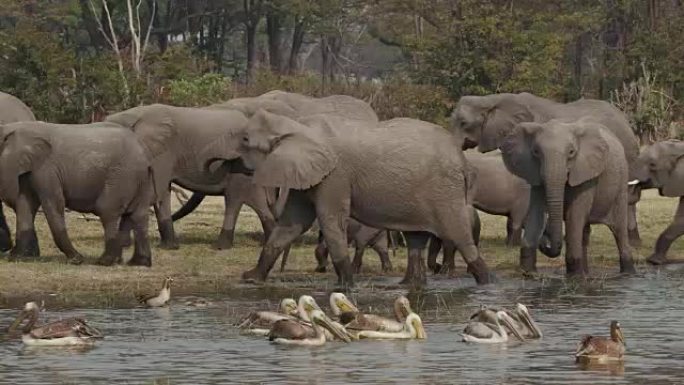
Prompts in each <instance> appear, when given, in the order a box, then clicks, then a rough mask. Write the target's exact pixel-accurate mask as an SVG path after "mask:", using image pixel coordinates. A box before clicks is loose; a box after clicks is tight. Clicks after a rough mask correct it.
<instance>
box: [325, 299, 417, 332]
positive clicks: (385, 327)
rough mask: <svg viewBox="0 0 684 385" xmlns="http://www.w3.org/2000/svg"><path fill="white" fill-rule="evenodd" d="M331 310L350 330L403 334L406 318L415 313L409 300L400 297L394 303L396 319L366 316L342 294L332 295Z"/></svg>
mask: <svg viewBox="0 0 684 385" xmlns="http://www.w3.org/2000/svg"><path fill="white" fill-rule="evenodd" d="M330 308H331V309H332V312H333V314H334V315H336V316H338V317H339V320H340V323H341V324H342V325H344V327H345V328H346V329H347V330H349V331H352V330H374V331H388V332H401V331H403V330H404V327H405V323H404V321H405V320H406V317H408V315H409V314H411V313H413V311H412V310H411V303H410V302H409V300H408V298H406V297H404V296H399V297H398V298H397V299H396V300H395V301H394V317H395V319H394V320H392V319H389V318H386V317H382V316H379V315H375V314H364V313H361V312H360V311H359V309H358V308H357V307H356V306H354V304H353V303H352V302H351V301H350V300H349V299H348V298H347V296H345V295H344V294H342V293H332V294H331V295H330Z"/></svg>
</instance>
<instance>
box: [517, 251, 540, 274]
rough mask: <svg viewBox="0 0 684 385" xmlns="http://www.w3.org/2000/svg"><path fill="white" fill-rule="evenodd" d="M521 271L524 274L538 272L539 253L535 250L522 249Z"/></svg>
mask: <svg viewBox="0 0 684 385" xmlns="http://www.w3.org/2000/svg"><path fill="white" fill-rule="evenodd" d="M520 269H521V270H522V271H523V272H524V273H536V272H537V251H536V250H535V249H534V248H522V249H520Z"/></svg>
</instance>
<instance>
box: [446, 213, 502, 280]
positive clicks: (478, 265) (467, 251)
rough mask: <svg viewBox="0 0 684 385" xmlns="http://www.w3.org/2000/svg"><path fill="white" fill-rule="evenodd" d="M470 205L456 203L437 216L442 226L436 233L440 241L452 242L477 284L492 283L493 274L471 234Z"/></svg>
mask: <svg viewBox="0 0 684 385" xmlns="http://www.w3.org/2000/svg"><path fill="white" fill-rule="evenodd" d="M469 210H470V207H468V206H466V205H458V206H455V207H454V210H452V211H451V212H445V215H444V216H442V217H440V218H439V220H440V221H439V222H440V224H442V228H441V229H439V230H440V232H439V234H437V235H438V236H439V237H440V238H442V242H444V243H445V244H446V243H447V242H452V243H453V244H454V245H455V247H456V249H458V251H459V252H460V253H461V256H462V257H463V260H464V261H465V262H466V264H467V265H468V272H469V273H471V274H472V275H473V277H474V278H475V281H476V282H477V284H478V285H483V284H487V283H492V282H493V281H494V280H495V277H494V274H492V273H491V272H490V271H489V268H488V267H487V263H485V261H484V259H482V257H481V256H480V252H479V250H478V248H477V246H475V242H474V241H473V234H472V220H471V219H470V215H472V214H471V213H470V211H469Z"/></svg>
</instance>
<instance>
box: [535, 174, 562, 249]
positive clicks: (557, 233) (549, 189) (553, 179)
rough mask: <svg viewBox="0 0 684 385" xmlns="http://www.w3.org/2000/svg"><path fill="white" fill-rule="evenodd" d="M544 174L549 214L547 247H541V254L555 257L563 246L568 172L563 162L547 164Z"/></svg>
mask: <svg viewBox="0 0 684 385" xmlns="http://www.w3.org/2000/svg"><path fill="white" fill-rule="evenodd" d="M546 166H547V167H546V169H545V172H544V180H545V184H546V208H547V210H548V214H549V220H548V224H547V232H548V234H549V245H543V246H544V247H542V250H541V251H542V252H543V253H544V254H545V255H547V256H549V257H552V258H554V257H557V256H559V255H560V253H561V249H562V245H563V202H564V199H565V196H564V195H565V184H566V183H567V180H568V175H567V174H568V172H567V167H566V162H565V161H555V162H547V164H546Z"/></svg>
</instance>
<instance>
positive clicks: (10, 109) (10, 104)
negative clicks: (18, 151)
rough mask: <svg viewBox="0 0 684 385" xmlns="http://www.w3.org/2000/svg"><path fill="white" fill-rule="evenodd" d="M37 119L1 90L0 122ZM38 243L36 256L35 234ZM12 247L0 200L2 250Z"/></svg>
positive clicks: (34, 252) (34, 251) (33, 251)
mask: <svg viewBox="0 0 684 385" xmlns="http://www.w3.org/2000/svg"><path fill="white" fill-rule="evenodd" d="M34 120H36V118H35V116H34V115H33V112H32V111H31V109H30V108H29V107H28V106H27V105H26V104H24V103H23V102H22V101H21V100H19V99H17V98H15V97H14V96H12V95H9V94H6V93H4V92H0V124H7V123H15V122H31V121H34ZM32 238H35V239H36V244H35V245H33V246H32V247H31V250H32V254H34V256H38V255H40V248H39V246H38V243H37V240H38V237H36V236H35V234H34V236H33V237H32ZM11 248H12V233H11V232H10V229H9V226H8V225H7V220H6V219H5V213H4V212H3V210H2V203H1V202H0V251H8V250H10V249H11Z"/></svg>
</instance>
